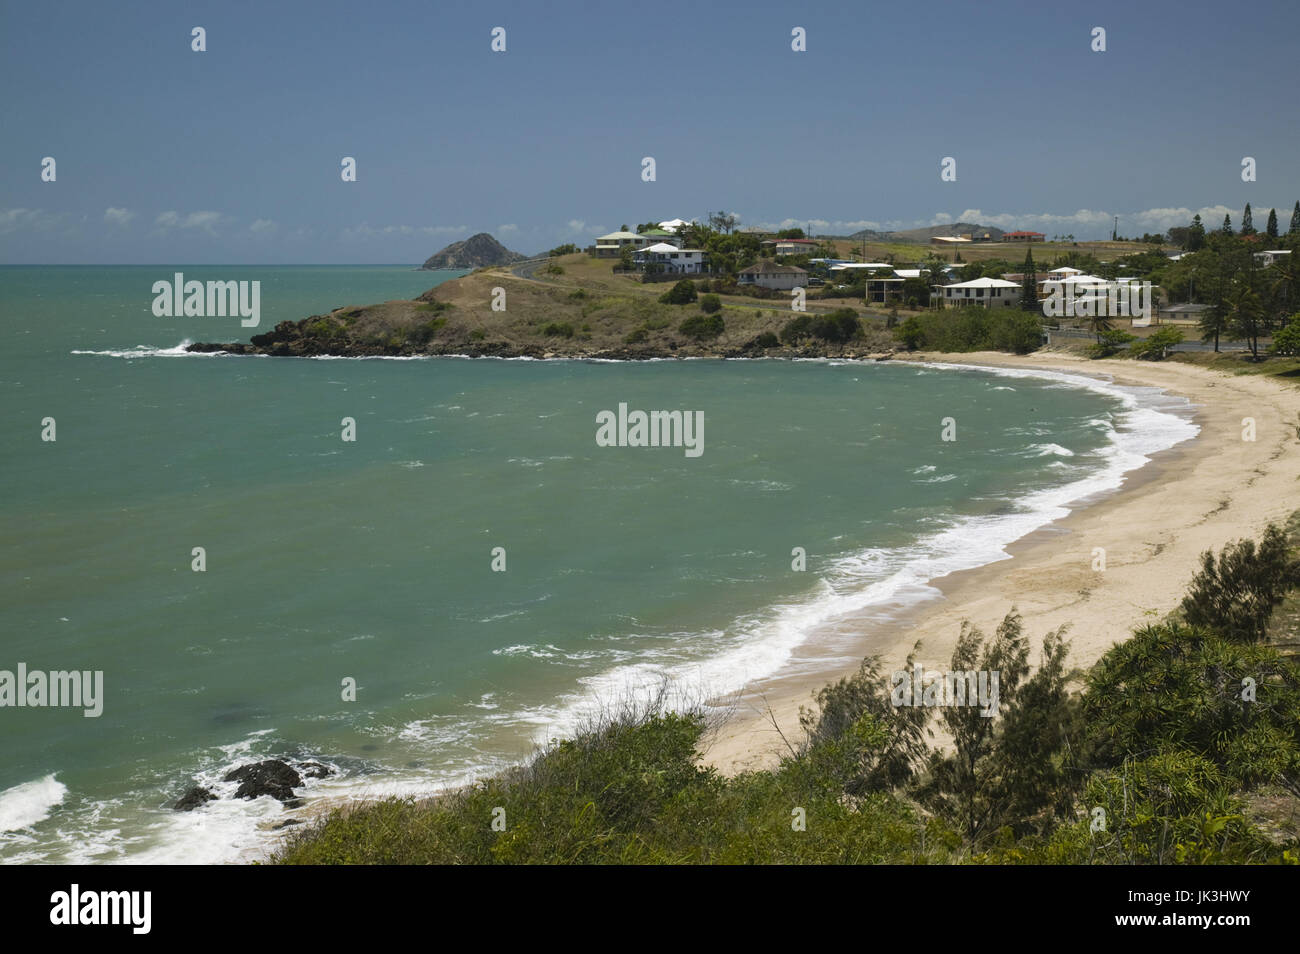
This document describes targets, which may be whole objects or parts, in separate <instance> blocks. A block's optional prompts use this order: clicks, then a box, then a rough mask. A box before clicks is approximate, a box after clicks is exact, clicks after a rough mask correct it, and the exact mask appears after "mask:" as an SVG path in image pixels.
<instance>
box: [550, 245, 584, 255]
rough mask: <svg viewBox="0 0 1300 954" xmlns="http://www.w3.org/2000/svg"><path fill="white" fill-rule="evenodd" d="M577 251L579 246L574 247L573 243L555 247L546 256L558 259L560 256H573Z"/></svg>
mask: <svg viewBox="0 0 1300 954" xmlns="http://www.w3.org/2000/svg"><path fill="white" fill-rule="evenodd" d="M577 251H578V246H576V245H574V244H573V243H572V242H567V243H565V244H564V245H557V246H555V248H553V249H551V250H550V251H549V252H547V253H546V254H547V255H550V256H552V257H557V256H560V255H572V254H574V253H575V252H577Z"/></svg>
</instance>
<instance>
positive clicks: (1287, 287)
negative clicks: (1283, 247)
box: [1269, 253, 1300, 315]
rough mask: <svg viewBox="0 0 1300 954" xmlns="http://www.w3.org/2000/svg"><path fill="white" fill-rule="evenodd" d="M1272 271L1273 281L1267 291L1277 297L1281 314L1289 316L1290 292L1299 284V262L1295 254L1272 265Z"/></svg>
mask: <svg viewBox="0 0 1300 954" xmlns="http://www.w3.org/2000/svg"><path fill="white" fill-rule="evenodd" d="M1273 270H1274V273H1273V281H1272V283H1271V284H1270V285H1269V291H1270V292H1272V293H1273V294H1274V295H1276V296H1277V300H1278V302H1279V303H1280V304H1281V306H1282V314H1284V315H1287V314H1290V313H1291V292H1292V290H1293V289H1294V288H1295V287H1296V283H1297V282H1300V260H1297V256H1296V255H1295V253H1292V254H1290V255H1283V256H1282V258H1281V259H1279V260H1278V261H1276V262H1274V263H1273Z"/></svg>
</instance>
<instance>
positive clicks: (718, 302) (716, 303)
mask: <svg viewBox="0 0 1300 954" xmlns="http://www.w3.org/2000/svg"><path fill="white" fill-rule="evenodd" d="M700 310H701V311H703V312H704V313H705V314H709V315H711V314H713V313H714V312H718V311H721V310H722V299H721V298H719V297H718V296H717V295H705V296H703V297H702V298H701V299H700Z"/></svg>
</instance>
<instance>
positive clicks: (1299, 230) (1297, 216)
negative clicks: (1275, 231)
mask: <svg viewBox="0 0 1300 954" xmlns="http://www.w3.org/2000/svg"><path fill="white" fill-rule="evenodd" d="M1287 231H1288V234H1290V235H1297V234H1300V200H1297V201H1296V204H1295V209H1294V210H1292V212H1291V228H1290V229H1288V230H1287Z"/></svg>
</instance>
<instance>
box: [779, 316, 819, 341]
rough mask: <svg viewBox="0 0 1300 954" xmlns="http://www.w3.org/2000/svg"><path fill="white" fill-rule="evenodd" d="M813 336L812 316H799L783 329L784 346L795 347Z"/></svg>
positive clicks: (788, 322)
mask: <svg viewBox="0 0 1300 954" xmlns="http://www.w3.org/2000/svg"><path fill="white" fill-rule="evenodd" d="M811 334H812V315H797V316H796V317H794V318H791V319H790V320H789V321H787V322H786V323H785V324H784V325H783V326H782V327H781V342H782V344H787V345H794V344H798V343H799V342H800V341H802V340H803V339H805V338H807V337H810V336H811Z"/></svg>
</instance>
